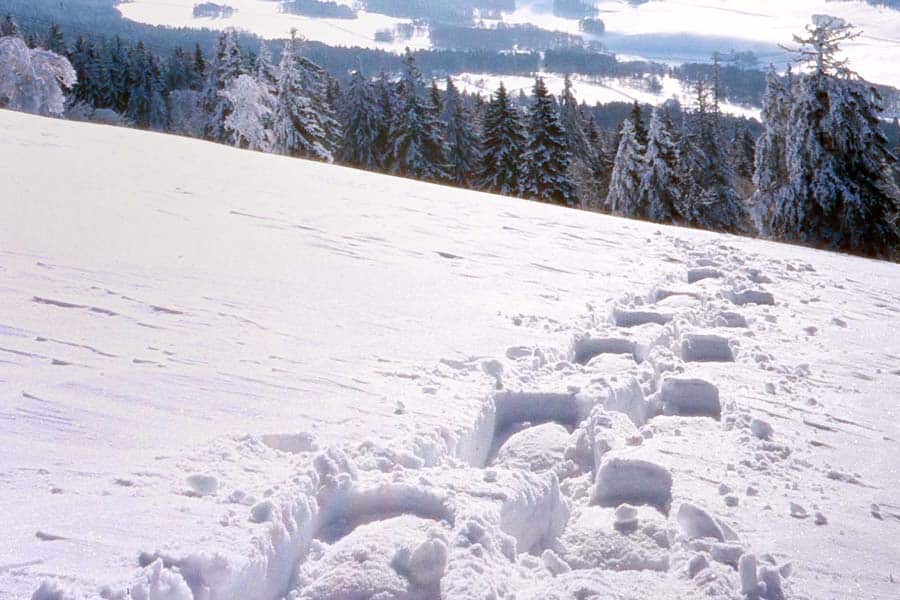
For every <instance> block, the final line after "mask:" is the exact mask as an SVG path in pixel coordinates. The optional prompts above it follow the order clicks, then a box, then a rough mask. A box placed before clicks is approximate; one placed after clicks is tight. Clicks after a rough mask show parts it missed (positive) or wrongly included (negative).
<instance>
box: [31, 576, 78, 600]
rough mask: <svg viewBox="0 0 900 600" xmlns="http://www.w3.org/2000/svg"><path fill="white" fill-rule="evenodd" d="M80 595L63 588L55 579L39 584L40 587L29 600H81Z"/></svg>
mask: <svg viewBox="0 0 900 600" xmlns="http://www.w3.org/2000/svg"><path fill="white" fill-rule="evenodd" d="M81 598H82V596H81V594H78V593H77V592H74V591H72V590H69V589H68V588H65V587H63V585H62V584H61V583H60V582H58V581H56V580H55V579H47V580H44V581H42V582H41V585H40V587H38V589H37V590H35V592H34V593H33V594H32V595H31V600H81Z"/></svg>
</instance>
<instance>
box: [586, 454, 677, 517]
mask: <svg viewBox="0 0 900 600" xmlns="http://www.w3.org/2000/svg"><path fill="white" fill-rule="evenodd" d="M591 503H592V504H597V505H600V506H608V507H616V506H619V505H620V504H624V503H628V504H635V505H648V506H653V507H654V508H656V509H657V510H658V511H660V512H661V513H663V514H668V512H669V506H670V505H671V503H672V475H671V473H669V471H668V469H666V468H665V467H663V466H661V465H658V464H656V463H652V462H650V461H647V460H642V459H636V458H626V457H617V456H609V455H607V456H606V457H604V459H603V462H602V464H601V465H600V468H599V469H598V470H597V478H596V481H595V483H594V492H593V495H592V497H591Z"/></svg>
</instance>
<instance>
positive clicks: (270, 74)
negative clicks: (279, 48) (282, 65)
mask: <svg viewBox="0 0 900 600" xmlns="http://www.w3.org/2000/svg"><path fill="white" fill-rule="evenodd" d="M254 69H255V71H256V81H258V82H259V84H260V85H261V86H263V89H264V90H266V91H267V92H268V93H269V95H271V96H272V98H273V99H274V97H275V95H276V94H277V93H278V69H277V68H275V65H274V64H272V52H271V51H270V50H269V45H268V44H267V43H266V42H265V41H263V42H260V44H259V53H258V54H257V55H256V63H255V64H254Z"/></svg>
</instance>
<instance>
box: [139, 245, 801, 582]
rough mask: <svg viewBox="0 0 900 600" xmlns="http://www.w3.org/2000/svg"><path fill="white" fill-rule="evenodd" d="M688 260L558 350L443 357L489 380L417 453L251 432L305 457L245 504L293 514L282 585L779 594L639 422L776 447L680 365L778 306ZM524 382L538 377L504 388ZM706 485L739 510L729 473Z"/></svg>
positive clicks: (723, 356) (723, 349)
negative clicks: (465, 416)
mask: <svg viewBox="0 0 900 600" xmlns="http://www.w3.org/2000/svg"><path fill="white" fill-rule="evenodd" d="M693 262H694V264H695V265H696V266H695V267H693V268H691V269H689V270H688V271H687V274H686V277H685V279H684V280H683V281H684V282H686V283H684V282H683V283H674V284H673V283H672V282H667V283H666V284H665V285H660V286H658V287H656V288H654V289H652V290H650V292H649V293H648V294H647V296H646V297H637V296H629V297H626V298H622V299H621V300H620V302H618V303H616V304H615V306H613V307H612V308H611V309H610V310H609V311H608V313H606V314H602V315H599V316H598V315H592V316H591V320H592V321H593V322H594V325H595V327H594V329H596V330H597V331H593V332H591V334H590V335H588V334H585V335H582V336H580V337H578V338H577V339H575V340H574V341H573V343H572V345H571V348H570V349H569V350H568V351H567V352H559V351H554V350H548V349H542V348H530V347H524V346H523V347H516V348H510V349H509V351H508V352H507V359H508V361H507V363H506V365H507V366H506V367H504V365H503V364H502V363H500V362H499V361H474V362H473V363H472V364H469V365H467V364H465V363H458V364H457V363H454V364H452V365H450V363H447V364H448V365H450V366H451V368H459V369H469V370H472V369H480V370H481V371H483V374H482V376H483V375H484V374H487V375H489V376H490V377H492V378H494V379H495V380H496V387H497V388H498V389H497V391H496V392H495V393H494V394H493V395H492V397H491V398H490V399H488V400H487V401H486V402H485V403H484V406H483V409H482V412H481V414H480V415H478V416H477V419H476V421H475V422H474V423H473V424H472V425H471V427H470V428H469V429H467V430H465V431H448V430H442V431H440V432H438V433H437V434H435V435H434V436H432V437H431V438H427V437H424V438H422V440H421V445H420V447H417V448H415V449H413V450H412V453H411V456H412V458H410V456H398V455H396V454H393V455H390V454H389V455H387V457H385V456H382V457H381V459H380V460H379V461H378V462H375V463H371V462H369V463H365V464H362V466H361V464H358V463H360V460H359V457H356V458H352V457H351V454H352V451H351V452H350V454H348V453H347V452H344V451H342V450H339V449H335V448H330V449H328V450H326V451H323V452H319V451H318V449H317V448H316V446H315V443H314V440H313V439H312V438H310V437H309V436H306V435H305V434H299V435H297V436H290V435H287V436H278V435H273V436H264V437H263V438H262V439H261V440H259V443H262V444H265V445H266V446H269V447H271V448H274V449H277V450H279V451H283V452H290V453H292V454H308V455H309V456H310V457H312V456H315V458H314V460H313V461H312V462H313V466H314V468H313V469H312V470H310V471H309V472H308V473H307V474H306V475H305V479H304V480H303V482H304V485H305V486H306V489H308V490H309V496H308V498H306V499H302V498H301V499H300V500H298V501H297V503H295V505H294V506H293V507H292V508H290V509H287V508H285V507H284V506H280V505H278V503H277V502H275V501H273V500H270V499H266V500H263V501H261V502H255V503H254V504H253V506H252V507H251V508H250V518H251V520H253V521H256V522H260V523H266V522H273V523H275V522H277V523H285V522H287V523H288V525H285V526H284V527H285V528H286V529H287V530H288V533H287V534H285V535H286V536H287V539H288V540H290V543H285V548H283V549H281V550H280V554H279V557H280V559H286V560H287V561H288V562H290V561H291V560H292V559H293V560H294V564H297V563H299V568H298V569H297V570H296V572H294V573H292V574H291V576H290V577H289V579H290V581H291V584H290V590H289V591H288V592H287V595H286V598H287V599H289V600H301V599H302V600H314V599H316V600H319V599H345V598H377V599H380V600H386V599H389V598H392V599H393V598H395V599H409V600H415V599H430V598H443V599H445V600H451V599H457V598H458V599H469V598H475V597H477V598H516V599H519V600H521V599H525V598H534V599H544V598H561V599H562V598H591V597H602V598H610V599H617V598H622V599H625V598H634V597H646V598H674V597H701V596H703V597H710V598H722V599H731V598H735V599H739V598H749V599H751V600H752V599H765V600H781V599H783V598H785V597H786V588H787V585H788V584H787V581H786V577H787V576H788V575H789V573H790V565H781V566H779V565H777V564H776V563H775V560H774V559H772V558H771V556H769V555H766V554H762V555H759V556H758V555H756V554H753V553H750V552H749V551H748V549H747V548H746V547H745V546H744V545H743V544H742V542H741V540H740V539H739V536H738V535H737V533H735V531H734V530H733V529H732V528H731V527H730V526H729V525H728V523H727V522H726V521H725V520H723V519H722V518H719V517H718V516H716V514H715V513H716V512H717V511H716V510H710V507H709V506H703V503H702V502H697V501H693V500H692V499H690V498H684V497H680V496H679V495H678V485H677V484H678V482H677V480H676V477H677V474H676V475H673V470H672V469H671V468H670V467H669V466H667V465H666V464H663V462H662V461H661V457H662V456H665V454H664V453H663V452H661V451H660V449H661V448H662V449H663V450H664V449H665V447H666V445H665V444H663V443H662V441H661V440H654V435H658V434H654V428H652V427H648V423H651V422H652V421H653V420H654V419H658V418H660V417H676V418H683V419H689V420H690V421H691V422H695V423H696V427H701V428H704V429H705V430H711V429H720V430H721V429H726V430H730V429H734V428H743V429H746V430H747V432H748V435H751V436H753V439H758V441H759V443H760V444H766V443H767V444H770V446H769V447H767V448H766V447H764V451H766V452H769V453H770V454H771V455H773V456H774V458H772V460H777V459H778V453H779V452H780V447H779V446H778V445H777V444H774V443H772V442H771V441H764V440H768V439H769V438H771V436H772V427H771V426H770V425H769V424H768V423H766V422H765V421H762V420H760V419H755V420H754V419H751V418H750V417H749V416H748V415H747V414H746V413H737V412H735V410H733V405H732V409H729V408H728V403H726V404H725V405H723V402H722V399H721V398H720V395H719V389H718V388H717V386H716V385H715V382H713V381H707V380H705V379H701V378H697V377H692V376H689V375H686V374H685V372H686V371H688V370H690V369H689V368H688V367H689V365H690V363H706V362H732V361H735V360H736V357H737V356H739V355H740V353H741V352H745V350H743V348H742V347H741V340H740V339H739V338H740V333H739V332H740V330H741V329H742V328H746V327H747V319H746V318H745V316H744V315H743V314H742V313H741V312H737V311H736V310H735V309H734V308H735V307H742V306H747V305H751V304H757V305H769V304H773V303H774V298H773V297H772V295H771V294H769V293H768V292H765V291H764V290H762V289H759V287H758V286H759V282H762V281H765V279H764V276H763V275H762V274H761V273H759V272H757V271H752V270H751V271H747V272H746V273H745V274H742V275H741V276H726V275H725V274H724V273H723V271H722V270H720V267H719V263H718V261H714V260H710V259H709V258H706V257H699V258H695V259H694V261H693ZM682 276H684V275H682ZM742 282H743V283H744V284H747V283H749V285H748V286H746V287H744V286H743V285H742ZM732 333H733V335H732ZM516 377H518V379H516ZM523 381H524V382H529V387H530V388H531V390H532V391H516V390H514V389H511V387H513V386H516V385H518V384H520V383H521V382H523ZM548 382H549V383H548ZM700 420H702V422H701V421H700ZM692 427H693V425H692V426H687V425H685V426H684V427H683V429H684V430H685V431H693V429H692ZM671 429H672V428H671V427H668V428H666V431H669V430H671ZM679 431H680V428H676V429H675V432H676V433H675V434H676V435H678V432H679ZM654 441H655V442H658V443H656V444H655V445H654ZM698 458H699V457H695V458H694V460H696V459H698ZM747 466H753V465H752V464H749V463H748V465H747ZM711 485H712V484H711ZM752 489H753V488H752V487H751V488H748V490H747V493H748V494H751V490H752ZM718 491H719V493H720V494H721V495H722V496H723V502H724V505H725V506H727V507H731V508H734V507H735V506H737V504H738V496H737V495H736V494H734V493H732V490H731V489H730V488H729V487H728V486H726V485H725V484H722V486H720V489H719V490H718ZM237 500H238V501H240V500H242V499H237ZM713 508H714V509H715V508H718V507H713ZM286 511H287V512H290V514H287V515H286V514H285V513H286ZM157 558H163V559H164V562H165V561H167V562H166V565H167V566H173V565H174V566H179V565H178V564H177V561H173V560H172V559H166V557H161V556H156V555H154V556H148V557H145V558H144V560H143V562H144V563H145V564H150V563H152V562H153V561H154V560H155V559H157ZM279 562H283V561H282V560H279ZM267 575H270V576H271V575H272V574H271V573H267ZM188 584H189V585H190V586H191V588H192V590H193V592H194V597H195V598H196V597H200V596H201V595H202V590H203V589H204V587H208V586H209V585H211V584H210V582H208V581H205V579H204V575H203V574H202V572H196V573H194V576H193V578H192V579H190V580H189V581H188ZM635 594H637V595H635Z"/></svg>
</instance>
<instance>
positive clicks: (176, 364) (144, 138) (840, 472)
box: [0, 111, 900, 600]
mask: <svg viewBox="0 0 900 600" xmlns="http://www.w3.org/2000/svg"><path fill="white" fill-rule="evenodd" d="M111 149H114V151H113V150H111ZM0 180H2V181H4V182H6V187H5V189H4V192H5V193H4V194H3V196H2V197H0V240H2V243H0V270H2V273H3V285H2V287H0V381H2V384H3V386H4V390H5V393H4V401H3V402H0V447H2V448H3V452H2V453H0V481H2V486H0V514H2V515H5V516H6V518H5V519H4V520H3V525H2V533H0V598H2V599H3V600H12V599H16V600H19V599H21V598H32V597H33V598H37V599H38V600H44V599H54V600H55V599H66V600H72V599H76V598H78V599H83V598H91V599H93V598H98V597H101V598H107V599H110V598H122V599H128V598H130V599H131V600H136V599H138V598H143V599H153V600H161V599H165V600H188V599H190V600H200V599H203V600H212V599H215V600H226V599H229V600H230V599H241V600H257V599H260V600H270V599H271V600H280V599H282V598H295V599H296V598H352V597H372V596H376V597H377V594H381V597H384V598H434V597H441V598H472V597H484V596H485V594H493V595H494V596H495V597H498V598H503V597H507V598H509V597H512V596H513V595H514V596H515V597H516V598H535V599H537V598H541V599H543V598H571V597H578V596H581V597H589V596H590V595H592V594H593V595H598V596H600V597H604V598H617V599H622V600H624V599H626V598H635V597H639V598H670V597H679V598H701V597H703V598H718V599H731V598H743V597H745V596H746V597H753V594H756V595H757V596H758V597H760V598H791V597H797V598H803V597H808V598H819V597H857V596H858V590H859V589H860V586H861V587H862V589H865V590H866V593H867V594H868V595H869V596H871V597H873V598H879V599H880V598H885V599H887V598H891V597H893V595H894V594H895V591H896V590H895V587H896V584H894V583H891V581H890V577H889V574H890V570H891V565H892V564H895V563H896V562H897V561H898V560H900V551H898V550H897V549H896V547H895V545H892V544H891V543H890V541H889V537H888V536H889V527H891V526H892V525H891V524H892V523H895V522H896V521H897V520H898V519H900V517H898V516H897V515H898V514H900V509H898V508H897V505H896V498H897V497H898V496H900V489H898V486H900V483H898V482H900V476H898V475H900V473H898V468H900V466H898V461H897V458H896V456H897V453H896V444H897V441H896V440H898V439H900V425H898V423H900V419H898V418H897V416H898V415H897V406H896V398H897V397H898V396H900V371H898V367H897V360H898V358H897V357H898V356H900V348H898V340H897V338H896V335H894V332H895V331H896V330H897V328H898V325H900V318H898V314H900V313H898V312H897V311H896V307H897V306H900V271H898V267H897V266H896V265H891V264H886V263H879V262H874V261H866V260H862V259H857V258H852V257H847V256H841V255H837V254H828V253H823V252H816V251H811V250H805V249H801V248H795V247H788V246H783V245H777V244H770V243H764V242H759V241H754V240H749V239H741V238H735V237H729V236H721V235H715V234H710V233H705V232H696V231H689V230H681V229H676V228H671V227H661V226H657V225H652V224H646V223H638V222H632V221H627V220H622V219H615V218H610V217H605V216H602V215H593V214H589V213H584V212H578V211H568V210H563V209H559V208H554V207H551V206H547V205H542V204H537V203H527V202H523V201H521V200H514V199H506V198H500V197H495V196H489V195H486V194H477V193H472V192H465V191H459V190H455V189H451V188H445V187H439V186H431V185H426V184H419V183H415V182H411V181H405V180H398V179H391V178H387V177H382V176H378V175H373V174H367V173H363V172H357V171H352V170H349V169H342V168H337V167H331V166H327V165H322V164H316V163H309V162H304V161H299V160H291V159H286V158H281V157H276V156H268V155H261V154H257V153H252V152H242V151H238V150H234V149H230V148H226V147H223V146H217V145H213V144H206V143H202V142H198V141H192V140H187V139H182V138H177V137H172V136H160V135H154V134H147V133H141V132H137V131H131V130H124V129H116V128H112V127H104V126H96V125H85V124H78V123H72V122H65V121H56V120H45V119H40V118H37V117H33V116H27V115H22V114H17V113H10V112H5V111H0ZM447 256H453V257H454V258H452V259H451V258H447ZM698 268H713V269H716V270H717V271H718V272H719V273H721V276H720V277H704V278H700V279H697V278H696V277H692V276H691V273H692V272H694V273H695V274H696V272H695V271H693V270H694V269H698ZM691 279H693V283H691V282H690V281H691ZM748 289H749V290H757V291H759V292H765V293H769V294H771V295H772V297H773V300H774V303H768V302H763V303H759V302H748V303H743V304H740V303H736V302H735V301H734V300H735V298H738V297H739V296H736V294H739V293H740V292H741V291H743V290H748ZM639 314H644V315H647V314H650V315H656V316H655V317H653V318H647V319H641V318H638V317H635V315H639ZM623 315H628V316H627V317H623ZM663 316H664V318H663ZM636 321H641V322H636ZM810 328H815V332H816V334H815V335H811V334H810V333H809V332H810V331H811V329H810ZM585 340H591V342H585ZM596 340H615V342H614V343H613V342H602V343H600V342H597V343H595V342H594V341H596ZM685 348H687V353H685ZM622 349H624V350H627V351H626V352H625V353H609V352H608V351H609V350H622ZM726 349H727V353H726V352H725V350H726ZM588 350H590V351H591V352H588V354H591V353H593V351H596V350H607V352H601V353H598V354H595V355H594V356H590V357H588V356H587V355H586V354H584V353H583V352H585V351H588ZM579 351H582V354H579ZM576 358H579V359H581V360H576ZM10 516H11V518H10Z"/></svg>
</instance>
